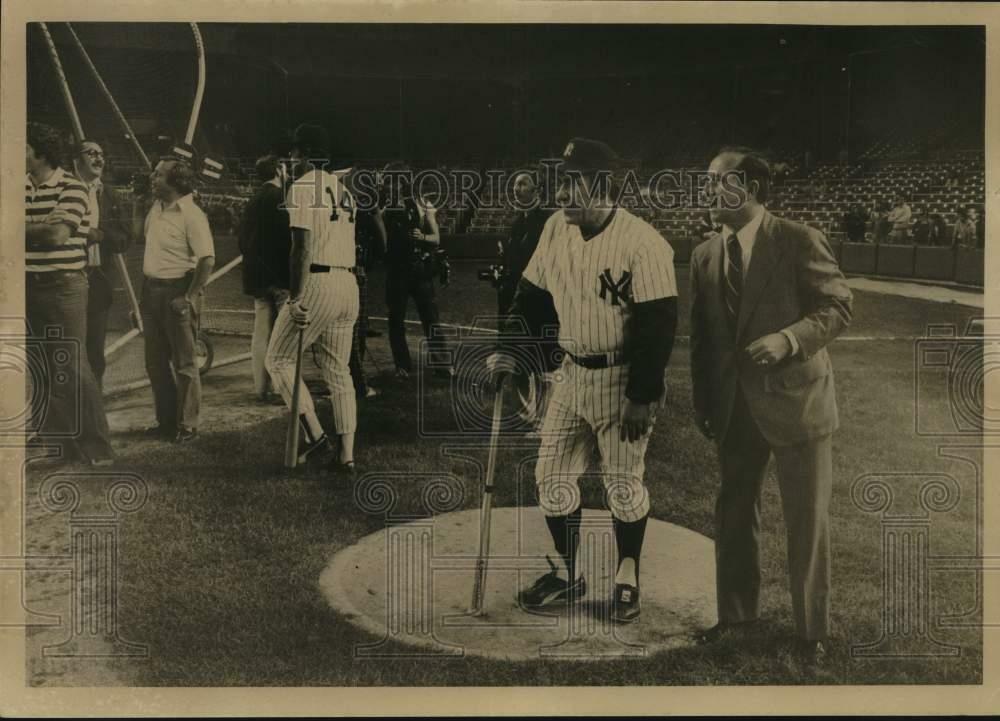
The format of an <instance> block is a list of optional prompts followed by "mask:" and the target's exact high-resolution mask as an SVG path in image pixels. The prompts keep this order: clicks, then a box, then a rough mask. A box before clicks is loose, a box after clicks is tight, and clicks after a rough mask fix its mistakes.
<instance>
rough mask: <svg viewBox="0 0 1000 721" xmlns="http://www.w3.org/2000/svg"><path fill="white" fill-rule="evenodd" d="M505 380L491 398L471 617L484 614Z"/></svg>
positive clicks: (501, 379) (498, 383) (499, 384)
mask: <svg viewBox="0 0 1000 721" xmlns="http://www.w3.org/2000/svg"><path fill="white" fill-rule="evenodd" d="M505 379H506V377H505V376H500V378H499V379H498V381H497V384H496V395H495V396H494V397H493V424H492V426H491V427H490V450H489V459H488V461H487V463H486V479H485V480H486V482H485V483H484V484H483V500H482V505H481V507H480V510H479V556H478V557H477V558H476V575H475V578H474V579H473V583H472V604H471V605H470V607H469V614H470V615H472V616H482V615H483V614H484V613H485V607H484V606H485V604H484V598H485V595H486V570H487V566H488V562H489V556H490V526H491V517H492V514H493V476H494V474H495V473H496V463H497V446H498V445H499V440H500V420H501V413H502V411H503V383H504V380H505Z"/></svg>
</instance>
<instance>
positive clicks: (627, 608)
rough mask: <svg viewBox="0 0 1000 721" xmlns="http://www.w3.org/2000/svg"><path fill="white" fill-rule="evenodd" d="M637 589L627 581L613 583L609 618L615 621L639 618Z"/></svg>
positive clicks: (630, 621)
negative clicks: (613, 592)
mask: <svg viewBox="0 0 1000 721" xmlns="http://www.w3.org/2000/svg"><path fill="white" fill-rule="evenodd" d="M639 611H640V606H639V589H638V587H636V586H632V585H630V584H627V583H616V584H615V596H614V598H613V599H612V600H611V620H612V621H614V622H615V623H632V622H633V621H635V620H636V619H637V618H639Z"/></svg>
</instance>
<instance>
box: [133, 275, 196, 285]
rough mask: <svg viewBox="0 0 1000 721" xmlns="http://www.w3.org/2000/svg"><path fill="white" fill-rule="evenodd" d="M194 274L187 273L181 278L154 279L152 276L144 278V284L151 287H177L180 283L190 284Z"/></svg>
mask: <svg viewBox="0 0 1000 721" xmlns="http://www.w3.org/2000/svg"><path fill="white" fill-rule="evenodd" d="M192 275H193V272H189V273H186V274H184V275H182V276H180V277H179V278H154V277H153V276H151V275H146V276H143V282H144V283H149V284H150V285H177V284H178V283H190V282H191V276H192Z"/></svg>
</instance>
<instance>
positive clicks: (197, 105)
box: [184, 23, 205, 145]
mask: <svg viewBox="0 0 1000 721" xmlns="http://www.w3.org/2000/svg"><path fill="white" fill-rule="evenodd" d="M191 32H192V34H194V45H195V49H196V50H197V51H198V88H197V90H196V91H195V94H194V104H193V105H192V106H191V119H190V120H189V121H188V127H187V133H185V135H184V142H185V143H187V144H188V145H191V144H192V143H193V142H194V131H195V129H197V127H198V115H199V113H200V112H201V99H202V97H203V96H204V94H205V45H204V44H203V43H202V41H201V31H200V30H199V29H198V23H191Z"/></svg>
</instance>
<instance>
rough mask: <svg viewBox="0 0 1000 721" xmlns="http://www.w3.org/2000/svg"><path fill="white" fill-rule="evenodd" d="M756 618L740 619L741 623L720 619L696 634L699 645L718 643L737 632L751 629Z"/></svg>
mask: <svg viewBox="0 0 1000 721" xmlns="http://www.w3.org/2000/svg"><path fill="white" fill-rule="evenodd" d="M755 623H756V620H752V621H740V622H739V623H733V622H730V621H720V622H719V623H717V624H715V625H714V626H712V627H711V628H707V629H705V630H704V631H701V632H700V633H699V634H698V635H697V636H695V641H696V642H697V644H698V645H699V646H707V645H709V644H712V643H716V642H718V641H721V640H722V639H724V638H726V637H727V636H731V635H733V634H736V633H741V632H744V631H746V630H747V629H749V628H750V627H751V626H753V624H755Z"/></svg>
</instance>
